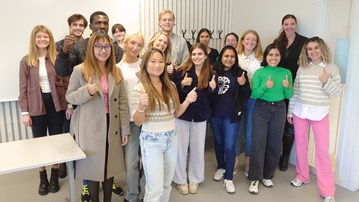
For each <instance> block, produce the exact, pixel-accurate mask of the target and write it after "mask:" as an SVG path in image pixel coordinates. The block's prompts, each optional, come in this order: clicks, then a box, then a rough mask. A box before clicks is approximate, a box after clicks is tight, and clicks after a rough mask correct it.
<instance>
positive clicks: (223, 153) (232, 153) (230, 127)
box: [211, 116, 239, 180]
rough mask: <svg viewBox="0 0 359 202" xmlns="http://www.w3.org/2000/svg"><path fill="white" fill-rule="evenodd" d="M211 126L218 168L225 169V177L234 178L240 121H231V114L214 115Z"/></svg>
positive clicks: (227, 178)
mask: <svg viewBox="0 0 359 202" xmlns="http://www.w3.org/2000/svg"><path fill="white" fill-rule="evenodd" d="M211 126H212V130H213V136H214V148H215V153H216V159H217V169H220V168H222V169H225V170H226V172H225V174H224V179H226V180H232V179H233V167H234V159H235V157H236V148H235V146H236V144H235V143H236V139H237V134H238V130H239V122H233V123H231V118H230V117H229V116H212V117H211Z"/></svg>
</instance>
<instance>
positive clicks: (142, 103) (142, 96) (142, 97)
mask: <svg viewBox="0 0 359 202" xmlns="http://www.w3.org/2000/svg"><path fill="white" fill-rule="evenodd" d="M147 106H148V95H147V93H146V92H145V91H144V90H141V92H140V104H139V105H138V109H139V110H140V111H144V110H145V109H146V107H147Z"/></svg>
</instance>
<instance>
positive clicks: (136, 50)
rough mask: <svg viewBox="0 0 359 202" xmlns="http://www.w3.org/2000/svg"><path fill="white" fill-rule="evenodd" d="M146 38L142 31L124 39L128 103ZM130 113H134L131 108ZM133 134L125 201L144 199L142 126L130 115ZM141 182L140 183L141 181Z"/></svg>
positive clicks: (128, 149)
mask: <svg viewBox="0 0 359 202" xmlns="http://www.w3.org/2000/svg"><path fill="white" fill-rule="evenodd" d="M144 43H145V41H144V38H143V36H142V34H141V33H139V32H133V33H129V34H127V36H126V39H125V41H124V44H123V45H124V49H125V54H124V56H123V58H122V60H121V62H119V63H118V64H117V67H119V68H120V69H121V71H122V74H123V78H124V83H125V87H126V93H127V99H128V103H130V101H131V100H130V98H131V93H132V90H133V88H134V87H135V86H136V85H137V84H138V82H139V77H140V66H141V58H140V57H138V56H139V55H140V53H141V50H142V49H143V46H144ZM129 110H130V111H129V113H130V114H132V112H131V108H129ZM130 127H131V135H130V136H129V141H128V144H127V145H126V146H125V164H126V173H125V177H126V183H127V194H126V198H125V201H130V202H132V201H136V200H137V199H140V200H141V199H143V195H144V191H145V190H144V186H145V181H144V176H142V177H141V179H140V168H139V166H138V165H139V161H140V156H139V150H140V138H139V137H140V133H141V126H137V125H136V124H135V123H134V121H133V118H132V117H130ZM139 182H140V183H139Z"/></svg>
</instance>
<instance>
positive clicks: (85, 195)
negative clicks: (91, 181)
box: [81, 184, 91, 202]
mask: <svg viewBox="0 0 359 202" xmlns="http://www.w3.org/2000/svg"><path fill="white" fill-rule="evenodd" d="M90 200H91V198H90V192H89V188H88V186H87V184H84V185H83V187H82V192H81V201H82V202H90Z"/></svg>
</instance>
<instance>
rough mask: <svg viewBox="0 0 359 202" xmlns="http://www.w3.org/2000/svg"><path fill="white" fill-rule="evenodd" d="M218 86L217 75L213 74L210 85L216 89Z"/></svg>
mask: <svg viewBox="0 0 359 202" xmlns="http://www.w3.org/2000/svg"><path fill="white" fill-rule="evenodd" d="M216 86H217V84H216V75H213V76H212V80H211V81H210V82H209V87H210V88H211V89H212V90H214V89H216Z"/></svg>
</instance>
